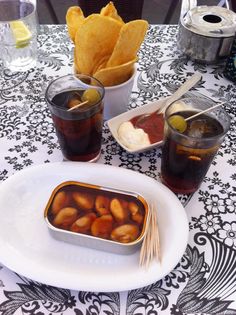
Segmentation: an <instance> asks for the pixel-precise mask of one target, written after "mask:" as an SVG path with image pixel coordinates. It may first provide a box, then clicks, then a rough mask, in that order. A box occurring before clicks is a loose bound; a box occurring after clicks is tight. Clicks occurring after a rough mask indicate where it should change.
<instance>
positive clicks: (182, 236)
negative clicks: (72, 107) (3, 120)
mask: <svg viewBox="0 0 236 315" xmlns="http://www.w3.org/2000/svg"><path fill="white" fill-rule="evenodd" d="M65 180H78V181H82V182H87V183H92V184H97V185H102V186H110V187H113V188H121V189H125V190H129V191H135V192H138V193H140V194H142V195H143V196H144V198H146V199H147V200H154V203H155V205H156V207H157V211H158V223H159V230H160V232H159V233H160V242H161V257H162V258H161V264H159V263H157V262H153V263H152V265H151V266H150V268H149V269H148V270H146V269H144V268H140V267H139V264H138V260H139V251H138V252H136V253H135V254H132V255H128V256H124V255H116V254H110V253H106V252H100V251H96V250H92V249H88V248H85V247H79V246H75V245H71V244H67V243H64V242H60V241H57V240H55V239H53V238H51V236H50V235H49V232H48V228H47V226H46V223H45V222H44V217H43V214H44V208H45V206H46V203H47V201H48V198H49V197H50V195H51V192H52V190H53V189H54V188H55V187H56V186H57V185H58V184H59V183H61V182H63V181H65ZM0 217H1V220H0V261H1V262H2V263H3V264H4V265H6V266H7V267H8V268H10V269H12V270H13V271H15V272H17V273H19V274H21V275H23V276H25V277H28V278H31V279H33V280H35V281H39V282H43V283H45V284H48V285H53V286H57V287H63V288H68V289H73V290H83V291H97V292H99V291H100V292H113V291H123V290H131V289H135V288H139V287H143V286H146V285H149V284H151V283H154V282H155V281H157V280H159V279H161V278H163V277H164V276H165V275H166V274H168V273H169V272H170V271H171V270H172V269H173V268H174V267H175V266H176V264H177V263H178V262H179V260H180V259H181V257H182V255H183V254H184V251H185V249H186V245H187V241H188V219H187V216H186V213H185V210H184V208H183V206H182V205H181V203H180V201H179V200H178V198H177V197H176V196H175V195H174V194H173V193H172V192H171V191H170V190H169V189H167V188H166V187H165V186H164V185H162V184H160V183H158V182H156V181H155V180H153V179H151V178H149V177H147V176H145V175H142V174H139V173H136V172H134V171H130V170H126V169H122V168H118V167H114V166H108V165H103V164H90V163H77V162H61V163H49V164H43V165H39V166H34V167H30V168H27V169H25V170H23V171H21V172H18V173H16V174H15V175H13V176H11V177H10V178H9V179H7V180H6V181H5V182H3V183H2V184H1V185H0Z"/></svg>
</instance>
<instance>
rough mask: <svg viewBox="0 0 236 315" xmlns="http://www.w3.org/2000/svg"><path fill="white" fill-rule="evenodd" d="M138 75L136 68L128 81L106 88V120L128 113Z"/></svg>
mask: <svg viewBox="0 0 236 315" xmlns="http://www.w3.org/2000/svg"><path fill="white" fill-rule="evenodd" d="M136 73H137V70H136V68H135V69H134V73H133V75H132V76H131V77H130V78H129V80H128V81H126V82H124V83H121V84H119V85H114V86H109V87H105V96H104V120H109V119H111V118H113V117H115V116H117V115H120V114H122V113H124V112H126V111H127V108H128V104H129V100H130V95H131V92H132V88H133V85H134V79H135V76H136Z"/></svg>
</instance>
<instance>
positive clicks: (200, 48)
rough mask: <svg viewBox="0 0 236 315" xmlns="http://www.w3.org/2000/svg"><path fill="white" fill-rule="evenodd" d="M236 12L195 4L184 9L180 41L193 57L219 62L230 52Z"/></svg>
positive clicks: (207, 61)
mask: <svg viewBox="0 0 236 315" xmlns="http://www.w3.org/2000/svg"><path fill="white" fill-rule="evenodd" d="M235 32H236V14H235V13H234V12H233V11H231V10H228V9H226V8H223V7H220V6H196V7H193V8H188V9H186V7H185V11H184V12H183V11H182V14H181V17H180V22H179V33H178V37H177V43H178V47H179V49H180V50H182V52H183V53H185V54H186V55H188V56H189V57H190V58H191V59H193V60H196V61H199V62H202V63H209V64H211V63H216V62H218V61H220V60H221V59H224V58H226V57H227V56H228V55H229V54H230V50H231V46H232V44H233V40H234V36H235Z"/></svg>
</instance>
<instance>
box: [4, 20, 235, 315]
mask: <svg viewBox="0 0 236 315" xmlns="http://www.w3.org/2000/svg"><path fill="white" fill-rule="evenodd" d="M177 31H178V28H177V26H175V25H170V26H164V25H163V26H150V28H149V31H148V34H147V36H146V38H145V42H144V43H143V45H142V48H141V50H140V53H139V63H138V76H137V80H136V83H135V86H134V90H133V92H132V97H131V101H130V108H134V107H136V106H142V105H143V104H145V103H147V102H148V101H149V100H155V99H159V98H161V97H165V96H167V95H170V94H171V93H173V91H174V90H176V88H177V87H178V86H179V85H180V84H181V83H183V82H184V81H185V79H186V77H189V76H191V75H192V74H193V73H194V72H196V71H199V72H200V73H201V74H202V76H203V79H202V81H201V82H200V83H199V84H198V85H197V86H196V87H195V89H193V91H194V93H195V94H198V93H202V94H204V95H206V96H208V97H212V98H214V99H215V100H221V101H226V104H225V105H224V107H225V109H226V110H227V112H228V113H229V114H230V116H231V119H232V121H231V128H230V131H229V132H228V134H227V136H226V138H225V141H224V143H223V145H222V147H221V149H220V151H219V153H218V154H217V156H216V158H215V159H214V162H213V164H212V166H211V168H210V170H209V171H208V173H207V176H206V178H205V180H204V183H203V184H202V185H201V187H200V189H199V190H198V191H197V192H196V193H195V194H194V195H193V197H192V198H191V200H190V201H189V203H188V204H187V206H186V212H187V214H188V218H189V229H190V237H189V243H188V246H187V249H186V252H185V254H184V256H183V258H182V259H181V261H180V262H179V263H178V265H177V266H176V267H175V269H174V270H173V271H172V272H170V274H168V275H167V276H166V277H164V278H163V279H162V280H160V281H158V282H156V283H153V284H152V285H150V286H148V287H145V288H142V289H137V290H132V291H129V292H120V293H119V292H117V293H99V292H80V291H71V290H67V289H59V288H54V287H50V286H47V285H44V284H41V283H37V282H34V281H32V280H30V279H26V278H24V277H22V276H21V275H18V274H15V273H13V272H12V271H10V270H9V269H8V268H7V267H5V266H3V265H2V266H0V313H1V314H3V315H14V314H25V315H26V314H30V315H44V314H45V315H49V314H50V315H55V314H58V315H59V314H60V315H62V314H63V315H67V314H75V315H82V314H84V315H85V314H86V315H88V314H94V315H96V314H107V315H108V314H115V315H118V314H122V315H123V314H129V315H134V314H149V315H154V314H156V315H157V314H172V315H182V314H218V315H220V314H222V315H223V314H231V315H233V314H236V189H235V186H236V168H235V165H236V145H235V140H236V126H235V122H236V121H235V120H236V119H235V114H236V87H235V85H234V84H233V83H232V82H231V81H228V80H226V79H225V78H224V76H223V69H224V64H223V63H222V64H218V65H213V66H205V65H200V64H196V63H194V62H193V61H190V60H188V59H187V58H186V57H185V56H183V55H181V53H180V52H178V51H177V47H176V34H177ZM38 44H39V62H38V66H37V67H36V68H35V69H32V70H31V71H28V72H26V73H15V74H12V73H10V72H8V71H7V70H4V69H3V68H2V65H1V64H0V72H1V75H0V148H1V149H0V180H1V181H4V180H5V179H7V178H8V177H9V176H11V175H12V174H14V173H15V172H18V171H20V170H22V169H24V168H26V167H29V166H31V165H36V164H41V163H50V162H56V161H61V160H62V155H61V152H60V149H59V146H58V143H57V138H56V135H55V132H54V128H53V124H52V121H51V118H50V115H49V111H48V109H47V106H46V103H45V98H44V92H45V88H46V86H47V84H48V82H49V81H50V80H52V79H54V78H56V77H58V76H61V75H64V74H67V73H70V72H72V65H73V58H72V56H73V46H72V44H71V42H70V40H69V38H68V35H67V30H66V27H65V26H64V25H60V26H41V32H40V35H39V42H38ZM191 93H193V92H189V94H191ZM160 156H161V149H154V150H152V151H149V152H146V153H142V154H137V155H132V154H128V153H127V152H125V151H124V150H123V149H121V147H120V146H119V145H118V144H117V143H116V142H115V140H114V139H113V137H112V136H111V134H110V132H109V129H108V128H107V126H106V124H105V125H104V133H103V146H102V155H101V158H100V160H99V161H98V163H104V164H109V165H115V166H119V167H124V168H127V169H132V170H135V171H137V172H140V173H143V174H146V175H147V176H150V177H152V178H154V179H157V180H159V170H160ZM183 201H184V200H183Z"/></svg>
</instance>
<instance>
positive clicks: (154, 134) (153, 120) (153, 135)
mask: <svg viewBox="0 0 236 315" xmlns="http://www.w3.org/2000/svg"><path fill="white" fill-rule="evenodd" d="M140 116H142V115H139V116H135V117H133V118H132V119H130V122H131V123H132V124H133V126H136V127H138V128H141V129H143V130H144V131H145V132H146V133H147V134H148V137H149V140H150V142H151V143H155V142H159V141H162V140H163V135H164V117H163V114H156V113H153V114H151V115H150V116H149V117H147V119H143V120H140V122H139V123H138V124H137V125H136V122H137V121H138V119H139V118H140Z"/></svg>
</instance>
